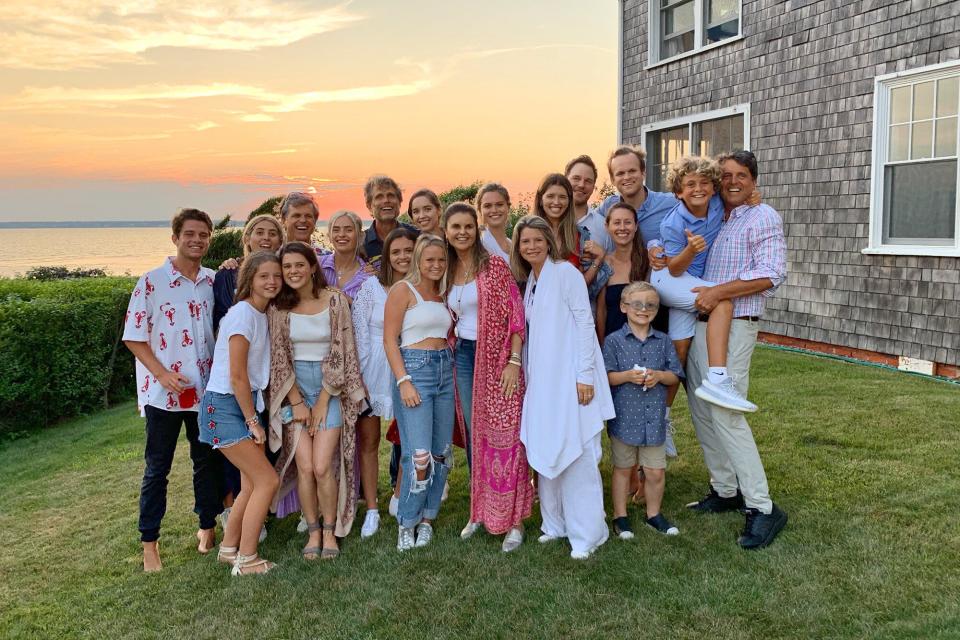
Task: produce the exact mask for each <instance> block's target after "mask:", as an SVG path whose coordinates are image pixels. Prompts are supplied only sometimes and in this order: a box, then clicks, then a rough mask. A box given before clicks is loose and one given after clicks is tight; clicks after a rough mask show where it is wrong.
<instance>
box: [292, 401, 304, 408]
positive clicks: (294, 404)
mask: <svg viewBox="0 0 960 640" xmlns="http://www.w3.org/2000/svg"><path fill="white" fill-rule="evenodd" d="M298 404H303V400H301V401H300V402H294V403H293V404H291V405H290V406H291V407H295V406H297V405H298Z"/></svg>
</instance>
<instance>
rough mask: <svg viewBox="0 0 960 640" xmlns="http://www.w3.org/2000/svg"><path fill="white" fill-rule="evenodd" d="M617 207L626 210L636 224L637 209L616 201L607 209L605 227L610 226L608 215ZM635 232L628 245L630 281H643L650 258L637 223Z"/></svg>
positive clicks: (647, 270) (648, 267) (647, 272)
mask: <svg viewBox="0 0 960 640" xmlns="http://www.w3.org/2000/svg"><path fill="white" fill-rule="evenodd" d="M617 209H623V210H624V211H628V212H629V213H630V215H631V217H632V218H633V220H634V224H636V220H637V210H636V209H634V208H633V207H631V206H630V205H629V204H627V203H626V202H618V203H616V204H614V205H613V206H612V207H610V210H609V211H607V221H606V225H607V228H609V227H610V216H611V214H613V212H614V211H616V210H617ZM636 229H637V230H636V232H635V233H634V234H633V243H632V245H631V247H630V282H637V281H643V280H646V279H647V276H649V275H650V259H649V258H648V257H647V248H646V247H647V243H646V242H644V240H643V234H642V233H640V226H639V225H637V227H636Z"/></svg>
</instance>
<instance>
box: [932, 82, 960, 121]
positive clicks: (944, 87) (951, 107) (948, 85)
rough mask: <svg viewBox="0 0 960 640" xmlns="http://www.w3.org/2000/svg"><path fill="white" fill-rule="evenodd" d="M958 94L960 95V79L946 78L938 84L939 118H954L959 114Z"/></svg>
mask: <svg viewBox="0 0 960 640" xmlns="http://www.w3.org/2000/svg"><path fill="white" fill-rule="evenodd" d="M958 93H960V77H956V78H944V79H943V80H941V81H940V82H938V83H937V116H953V115H956V114H957V108H958V102H960V99H958Z"/></svg>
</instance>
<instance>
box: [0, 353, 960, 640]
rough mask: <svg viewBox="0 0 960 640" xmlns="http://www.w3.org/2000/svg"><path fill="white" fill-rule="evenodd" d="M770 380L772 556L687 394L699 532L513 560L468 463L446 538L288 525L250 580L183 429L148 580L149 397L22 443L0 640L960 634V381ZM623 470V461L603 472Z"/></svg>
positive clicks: (446, 520) (1, 550)
mask: <svg viewBox="0 0 960 640" xmlns="http://www.w3.org/2000/svg"><path fill="white" fill-rule="evenodd" d="M752 382H753V388H752V392H751V398H752V399H753V400H754V401H756V402H757V403H758V404H759V405H760V406H761V407H762V409H761V411H760V413H758V414H757V415H756V416H755V417H753V418H752V419H751V424H752V426H753V428H754V431H755V433H756V435H757V440H758V443H759V446H760V450H761V453H762V455H763V458H764V462H765V464H766V468H767V474H768V476H769V478H770V485H771V489H772V491H773V495H774V499H775V500H776V501H777V502H778V503H779V504H780V505H781V506H783V508H784V509H785V510H786V511H787V512H788V513H789V515H790V523H789V524H788V525H787V528H786V530H785V531H784V532H783V534H782V535H781V537H780V538H779V539H778V540H777V541H776V542H775V543H774V544H773V546H771V547H770V548H768V549H765V550H762V551H759V552H744V551H742V550H740V549H739V548H738V547H737V545H736V543H735V539H736V536H737V533H738V531H739V529H740V527H741V526H742V523H743V520H742V517H741V516H739V515H736V514H725V515H721V516H701V515H696V514H693V513H688V512H686V511H685V510H684V509H683V506H682V505H683V504H684V503H686V502H688V501H690V500H693V499H696V498H698V497H700V495H701V494H702V493H703V492H704V490H705V489H706V484H707V483H706V481H707V478H706V475H705V470H704V467H703V461H702V457H701V455H700V451H699V449H698V447H697V444H696V441H695V439H694V436H693V432H692V428H691V426H690V423H689V420H688V418H687V416H686V413H685V412H684V410H683V409H679V410H678V411H677V413H676V414H675V415H677V416H678V420H677V424H678V447H679V448H680V453H681V455H680V458H679V459H678V460H677V461H676V462H674V463H673V464H672V465H671V467H670V470H669V473H668V476H667V497H666V501H665V506H664V512H665V513H666V514H667V515H668V516H669V517H671V518H672V519H674V520H675V521H676V523H677V524H678V526H679V527H680V529H681V532H682V533H681V535H680V536H679V537H677V538H674V539H667V538H665V537H661V536H658V535H656V534H655V533H653V532H648V531H645V530H643V529H641V528H640V527H641V526H642V525H641V520H640V517H641V515H642V514H641V513H639V512H633V513H632V515H633V516H634V521H635V523H636V528H638V529H639V530H638V536H637V538H636V539H634V540H633V541H630V542H621V541H619V540H615V539H614V540H611V541H609V542H608V543H607V544H606V545H604V546H603V547H602V548H601V549H600V550H599V551H598V552H597V553H596V554H595V556H594V557H593V558H591V559H590V560H588V561H586V562H582V563H577V562H574V561H572V560H570V559H569V557H568V553H569V549H568V547H567V546H566V545H565V544H561V543H554V544H552V545H547V546H540V545H538V544H537V543H536V541H535V538H536V529H537V526H538V524H539V516H538V515H535V516H534V517H533V518H532V519H531V520H530V522H529V523H528V532H529V533H530V535H529V536H528V542H527V543H525V544H524V546H523V547H521V549H520V550H519V551H518V552H517V553H515V554H512V555H509V556H505V555H504V554H502V553H501V552H500V539H499V538H493V537H491V536H487V535H484V534H481V535H478V536H477V537H476V538H475V539H473V540H470V541H468V542H464V541H461V540H460V539H459V536H458V534H459V531H460V528H461V527H462V526H463V524H464V523H465V521H466V516H467V513H468V497H467V495H466V476H465V471H466V467H465V465H460V466H458V467H457V468H456V469H455V471H454V473H453V476H452V484H451V492H450V494H451V495H450V499H449V500H448V502H447V503H446V504H445V507H444V509H443V511H441V514H440V518H439V520H438V523H437V537H436V539H435V542H434V544H433V545H431V547H429V548H428V549H424V550H415V551H411V552H409V553H406V554H404V555H400V554H399V553H397V551H396V549H395V546H394V545H395V544H396V526H395V524H394V523H392V522H391V521H389V520H388V518H387V517H386V514H385V513H384V515H385V517H384V525H385V526H384V527H383V529H381V532H380V533H379V534H378V535H377V537H375V538H374V539H373V541H365V542H360V540H359V534H358V531H355V532H354V533H353V534H352V535H351V536H350V537H349V538H348V539H347V540H345V541H344V542H343V544H342V549H343V554H342V555H341V557H340V559H338V560H337V561H335V562H332V563H323V564H320V563H311V564H307V563H305V562H303V561H301V560H300V558H299V549H300V548H301V547H302V546H303V542H304V537H303V536H301V535H298V534H296V532H295V527H296V521H295V518H288V519H286V520H284V521H281V522H275V523H273V524H272V525H271V529H270V536H269V538H268V539H267V541H266V542H265V543H264V544H263V545H262V547H261V550H262V552H263V554H264V555H265V556H266V557H268V558H270V559H272V560H275V561H277V562H279V563H280V565H281V566H280V567H279V568H278V570H277V571H275V572H273V573H271V574H270V575H268V576H265V577H262V578H246V579H232V578H230V576H229V574H228V569H227V568H226V567H225V566H223V565H218V564H217V563H216V562H215V559H214V557H213V555H211V556H209V557H199V556H198V555H197V554H196V553H195V551H194V548H195V545H196V540H195V538H194V537H193V534H194V531H195V525H196V521H195V518H194V516H193V514H192V513H191V511H190V509H191V507H192V497H191V488H190V474H189V464H190V461H189V456H188V455H187V448H186V446H185V441H184V442H182V445H184V446H182V447H181V449H180V450H179V451H178V455H177V461H176V463H175V467H174V473H173V475H172V478H171V485H170V492H169V495H170V500H169V507H168V512H167V517H166V520H165V522H164V530H163V537H162V541H161V552H162V554H163V559H164V570H163V572H162V573H160V574H157V575H145V574H143V573H142V572H141V570H140V557H139V543H138V537H137V531H136V518H137V497H138V493H139V484H140V475H141V473H142V467H143V462H142V423H141V421H140V418H138V417H137V416H136V414H135V411H134V406H133V404H132V403H131V404H126V405H123V406H120V407H116V408H114V409H111V410H109V411H105V412H103V413H99V414H96V415H93V416H90V417H86V418H81V419H77V420H73V421H71V422H68V423H65V424H63V425H60V426H58V427H56V428H54V429H51V430H49V431H47V432H42V433H37V434H35V435H33V436H32V437H29V438H27V439H22V440H17V441H13V442H8V443H6V444H5V445H3V446H2V448H0V637H3V638H76V637H89V638H161V637H164V638H165V637H169V638H185V637H189V638H191V640H199V639H202V638H293V637H328V638H407V637H411V638H421V637H424V638H426V637H432V638H474V637H476V638H551V639H557V640H559V639H562V638H617V637H628V636H629V637H639V638H659V637H677V638H702V637H709V638H738V639H739V638H762V639H764V640H769V639H771V638H800V637H802V638H807V637H809V638H833V637H842V638H864V637H870V638H957V637H960V535H958V529H960V527H958V522H960V516H958V514H960V474H958V473H957V464H958V457H957V451H958V450H960V447H958V445H960V428H958V418H957V416H958V415H960V389H958V388H957V387H956V386H952V385H948V384H945V383H941V382H936V381H930V380H924V379H920V378H917V377H912V376H908V375H905V374H898V373H894V372H889V371H883V370H878V369H874V368H868V367H862V366H856V365H850V364H845V363H840V362H835V361H829V360H823V359H817V358H813V357H810V356H804V355H798V354H791V353H783V352H779V351H774V350H771V349H765V348H761V349H758V351H757V354H756V356H755V358H754V368H753V379H752ZM684 404H685V403H684V402H683V398H682V397H681V398H680V399H679V402H678V406H680V405H684ZM460 459H461V460H462V456H460ZM384 460H386V457H384ZM609 472H610V469H609V466H608V461H607V460H605V461H604V468H603V474H604V480H605V482H609ZM382 489H383V491H382V493H383V494H384V495H385V494H386V491H387V489H386V482H383V481H382ZM607 510H608V513H609V506H608V509H607ZM357 530H359V521H358V524H357Z"/></svg>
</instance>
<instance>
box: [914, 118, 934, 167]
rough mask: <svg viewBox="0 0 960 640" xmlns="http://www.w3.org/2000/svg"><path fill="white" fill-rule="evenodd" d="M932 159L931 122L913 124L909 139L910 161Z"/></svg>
mask: <svg viewBox="0 0 960 640" xmlns="http://www.w3.org/2000/svg"><path fill="white" fill-rule="evenodd" d="M930 157H933V122H931V121H929V120H928V121H926V122H914V123H913V136H912V137H911V138H910V159H911V160H920V159H921V158H930Z"/></svg>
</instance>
